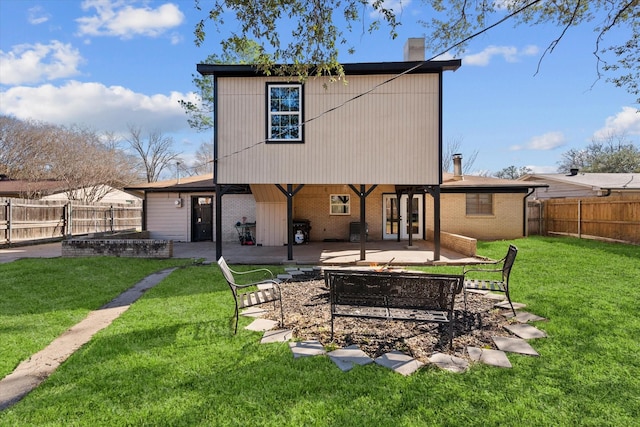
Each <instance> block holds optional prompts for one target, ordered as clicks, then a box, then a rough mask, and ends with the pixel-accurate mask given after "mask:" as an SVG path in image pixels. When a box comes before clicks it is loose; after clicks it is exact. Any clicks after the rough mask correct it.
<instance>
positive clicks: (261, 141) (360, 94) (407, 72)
mask: <svg viewBox="0 0 640 427" xmlns="http://www.w3.org/2000/svg"><path fill="white" fill-rule="evenodd" d="M541 1H542V0H534V1H532V2H531V3H527V4H526V5H524V6H522V7H521V8H519V9H516V10H514V11H513V12H511V13H510V14H508V15H506V16H504V17H503V18H501V19H500V20H498V21H496V22H494V23H493V24H491V25H489V26H488V27H485V28H483V29H482V30H479V31H477V32H475V33H474V34H471V35H469V36H467V37H466V38H464V39H462V40H461V41H459V42H457V43H454V44H453V45H451V46H449V47H448V48H446V49H445V50H443V51H442V52H440V53H438V54H436V55H433V56H432V57H430V58H429V59H426V60H424V61H420V62H419V63H418V64H416V65H414V66H413V67H411V68H408V69H407V70H405V71H403V72H401V73H399V74H396V75H394V76H393V77H390V78H389V79H387V80H385V81H382V82H380V83H378V84H377V85H375V86H373V87H371V89H369V90H367V91H365V92H362V93H359V94H358V95H355V96H353V97H352V98H349V99H347V100H346V101H344V102H342V103H341V104H338V105H336V106H335V107H332V108H329V109H328V110H325V111H323V112H322V113H320V114H318V115H317V116H315V117H311V118H310V119H307V120H305V121H304V122H302V123H300V125H299V126H300V127H302V126H305V125H307V124H309V123H311V122H313V121H315V120H318V119H320V118H321V117H324V116H326V115H327V114H329V113H332V112H334V111H336V110H339V109H341V108H343V107H345V106H346V105H347V104H349V103H351V102H353V101H355V100H357V99H359V98H362V97H363V96H366V95H369V94H370V93H372V92H374V91H375V90H376V89H378V88H380V87H382V86H384V85H387V84H389V83H391V82H393V81H394V80H397V79H399V78H400V77H402V76H404V75H406V74H409V73H411V72H412V71H414V70H416V69H418V68H420V67H421V66H423V65H424V64H426V63H427V62H429V61H433V60H434V59H435V58H437V57H439V56H442V55H444V54H445V53H447V52H449V51H450V50H453V49H455V48H457V47H458V46H461V45H463V44H465V43H467V42H468V41H470V40H472V39H474V38H476V37H478V36H480V35H482V34H484V33H486V32H487V31H489V30H491V29H493V28H495V27H497V26H498V25H500V24H502V23H503V22H505V21H507V20H509V19H511V18H513V17H514V16H516V15H518V14H519V13H522V12H524V11H525V10H527V9H529V8H530V7H532V6H534V5H536V4H538V3H540V2H541ZM267 142H268V139H263V140H260V141H258V142H255V143H254V144H251V145H248V146H246V147H244V148H241V149H239V150H236V151H233V152H231V153H229V154H225V155H224V156H222V157H218V158H216V159H213V160H212V161H213V162H217V161H218V160H223V159H226V158H229V157H234V156H237V155H239V154H241V153H244V152H245V151H248V150H251V149H253V148H256V147H258V146H260V145H262V144H265V143H267ZM207 163H209V162H207Z"/></svg>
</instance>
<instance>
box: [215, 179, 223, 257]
mask: <svg viewBox="0 0 640 427" xmlns="http://www.w3.org/2000/svg"><path fill="white" fill-rule="evenodd" d="M215 191H216V260H219V259H220V257H221V256H222V185H220V184H215Z"/></svg>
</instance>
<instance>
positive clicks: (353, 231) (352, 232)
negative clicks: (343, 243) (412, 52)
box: [349, 222, 369, 242]
mask: <svg viewBox="0 0 640 427" xmlns="http://www.w3.org/2000/svg"><path fill="white" fill-rule="evenodd" d="M364 232H365V242H366V241H368V240H369V223H367V222H365V223H364ZM349 241H350V242H359V241H360V223H359V222H351V223H349Z"/></svg>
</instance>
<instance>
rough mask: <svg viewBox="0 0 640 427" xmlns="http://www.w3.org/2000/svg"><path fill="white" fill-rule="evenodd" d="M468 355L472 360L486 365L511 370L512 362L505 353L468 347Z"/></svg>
mask: <svg viewBox="0 0 640 427" xmlns="http://www.w3.org/2000/svg"><path fill="white" fill-rule="evenodd" d="M467 353H468V354H469V357H470V358H471V360H473V361H475V362H480V363H484V364H485V365H491V366H497V367H500V368H511V362H510V361H509V358H507V355H506V354H505V352H504V351H501V350H492V349H486V348H478V347H467Z"/></svg>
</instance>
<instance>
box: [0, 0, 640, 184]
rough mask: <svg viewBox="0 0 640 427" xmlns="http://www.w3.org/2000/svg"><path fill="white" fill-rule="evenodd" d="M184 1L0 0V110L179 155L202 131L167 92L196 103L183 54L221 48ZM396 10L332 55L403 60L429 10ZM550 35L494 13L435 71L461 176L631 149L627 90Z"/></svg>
mask: <svg viewBox="0 0 640 427" xmlns="http://www.w3.org/2000/svg"><path fill="white" fill-rule="evenodd" d="M207 3H211V2H208V1H207V0H201V4H202V5H203V6H204V7H206V6H207ZM194 4H195V3H194V1H191V0H180V1H177V0H174V1H173V2H171V1H167V0H159V1H151V0H83V1H80V0H78V1H74V0H36V1H30V0H0V114H2V115H10V116H13V117H16V118H19V119H24V120H29V119H32V120H37V121H43V122H48V123H54V124H60V125H66V126H71V125H80V126H85V127H89V128H91V129H93V130H96V131H99V132H113V133H115V134H116V135H126V134H127V128H128V126H130V125H133V126H137V127H140V128H142V129H143V131H144V132H145V133H146V132H151V131H160V132H162V134H163V135H165V136H169V137H172V138H173V140H174V150H175V151H176V152H178V153H181V155H182V157H183V159H184V161H185V163H186V164H189V163H190V162H192V161H193V156H194V153H195V152H196V150H197V149H198V147H199V146H200V145H201V144H202V143H206V142H211V140H212V134H211V132H204V133H203V132H196V131H195V130H192V129H191V128H190V127H189V125H188V123H187V116H186V114H185V112H184V110H183V109H182V107H181V106H180V105H179V103H178V101H179V100H195V94H194V91H196V87H195V86H194V85H193V82H192V79H193V75H194V74H196V73H197V72H196V64H198V63H200V62H202V61H203V60H204V59H205V58H207V56H209V55H210V54H212V53H218V54H220V53H221V48H220V43H219V41H220V39H221V34H220V33H217V32H216V30H215V29H214V28H213V26H212V25H211V24H210V25H209V26H208V27H207V38H206V40H205V43H204V44H203V45H202V46H200V47H197V46H196V45H195V43H194V35H193V30H194V27H195V25H196V23H197V22H198V21H199V20H200V19H202V18H204V17H205V11H198V10H197V9H196V8H195V7H194ZM395 7H396V10H397V11H398V15H399V19H400V21H401V22H402V25H401V26H400V27H399V28H398V29H397V33H398V37H397V38H395V39H391V37H389V32H388V31H387V30H385V29H384V28H383V29H381V30H380V31H378V32H376V33H375V34H374V35H369V34H368V33H362V32H361V31H359V30H357V31H356V32H355V33H353V35H352V37H350V39H349V41H350V45H351V46H353V47H354V48H355V53H354V54H348V53H347V51H346V49H345V51H344V52H341V54H340V58H339V59H340V61H341V62H344V63H352V62H391V61H402V60H403V47H404V44H405V42H406V40H407V39H408V38H411V37H423V36H424V35H425V31H426V29H425V28H424V27H423V26H421V25H420V24H419V21H420V20H428V19H429V16H428V15H427V12H426V9H425V7H424V6H423V5H422V3H421V2H420V1H418V0H403V1H402V2H399V1H396V6H395ZM375 18H376V17H375V16H374V15H373V14H368V13H365V14H363V19H365V20H366V22H370V21H371V20H373V19H375ZM597 19H598V18H597V17H596V21H595V22H596V23H597ZM225 25H227V27H224V28H223V31H228V30H234V29H236V28H237V24H235V23H232V22H230V23H228V24H225ZM560 32H561V30H560V29H558V28H555V27H552V26H536V27H524V26H518V27H516V28H514V27H513V25H512V23H510V22H506V23H503V24H501V25H500V26H498V27H496V28H494V29H492V30H490V31H488V32H486V33H484V34H483V35H481V36H480V37H478V38H476V39H474V40H472V42H471V43H470V44H469V46H468V48H467V51H466V52H465V53H464V54H462V56H460V59H461V60H462V67H461V68H460V69H458V70H457V71H455V72H445V73H444V84H443V88H444V96H443V141H444V144H445V145H448V144H457V145H458V146H459V147H460V150H459V151H461V153H462V155H463V162H464V159H465V158H467V159H471V158H472V157H473V155H474V154H476V155H477V156H476V158H475V161H474V162H473V164H472V167H471V170H470V171H468V173H491V172H497V171H500V170H502V169H504V168H506V167H509V166H516V167H529V168H531V169H532V170H533V171H534V172H535V173H554V172H556V171H557V167H558V163H559V162H560V161H561V159H562V154H563V153H565V152H567V151H568V150H571V149H582V148H585V147H587V146H588V145H589V144H590V143H591V142H592V141H593V140H594V139H597V138H603V137H606V136H607V135H611V134H616V135H624V136H625V137H626V139H627V140H629V141H631V142H633V143H635V144H636V146H640V113H638V112H637V109H638V105H637V104H635V99H636V96H634V95H631V94H629V93H627V92H626V90H625V89H624V88H617V87H615V86H614V85H612V84H611V83H608V82H606V81H605V79H604V78H601V79H598V75H597V71H596V60H595V57H594V56H593V51H594V47H595V37H596V36H595V33H594V32H593V29H592V27H579V28H572V29H570V30H569V31H568V32H567V33H566V34H565V35H564V37H563V39H562V40H561V42H560V43H559V45H558V46H557V47H556V48H555V49H554V50H553V52H551V53H546V54H544V55H543V53H544V52H545V50H546V49H547V47H548V46H549V45H550V43H552V42H553V41H554V40H555V39H556V38H557V37H558V36H559V35H560ZM615 36H616V35H615V34H612V37H615ZM606 41H608V40H606ZM437 53H439V52H426V53H425V56H426V58H427V59H429V58H431V57H432V56H433V55H435V54H437ZM338 84H341V83H338Z"/></svg>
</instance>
